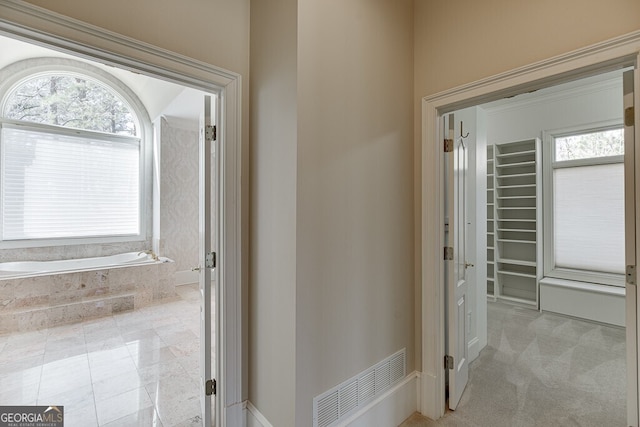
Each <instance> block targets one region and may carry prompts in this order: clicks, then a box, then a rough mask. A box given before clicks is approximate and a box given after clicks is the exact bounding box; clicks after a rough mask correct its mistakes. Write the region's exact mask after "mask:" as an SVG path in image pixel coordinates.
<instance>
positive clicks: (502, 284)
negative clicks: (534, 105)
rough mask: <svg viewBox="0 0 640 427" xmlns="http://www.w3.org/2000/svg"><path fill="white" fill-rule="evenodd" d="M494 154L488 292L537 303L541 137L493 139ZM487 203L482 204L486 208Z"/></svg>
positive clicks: (539, 272)
mask: <svg viewBox="0 0 640 427" xmlns="http://www.w3.org/2000/svg"><path fill="white" fill-rule="evenodd" d="M493 159H494V165H493V171H494V176H493V177H492V178H493V183H494V190H493V193H494V194H493V196H494V198H493V202H494V205H493V206H491V207H492V208H493V210H494V215H493V218H494V222H493V231H494V238H493V244H494V250H493V255H494V258H493V260H494V264H493V268H494V270H493V273H494V275H493V277H494V282H493V293H492V295H493V297H494V298H495V299H500V300H505V301H510V302H516V303H521V304H526V305H532V306H535V307H536V308H537V307H538V304H539V303H538V301H539V292H538V281H539V280H540V278H541V273H542V272H541V270H542V269H541V263H542V230H541V224H542V209H541V208H540V203H541V200H542V197H541V191H542V186H541V182H540V177H541V173H540V167H541V162H540V159H541V154H540V140H538V139H531V140H527V141H518V142H512V143H505V144H495V145H494V146H493ZM488 179H489V178H488ZM487 184H488V182H487ZM487 188H489V187H487ZM488 200H489V198H488V197H487V203H489V202H488ZM489 208H490V206H489V204H487V214H488V213H489V212H488V211H489ZM487 218H489V216H488V215H487ZM487 230H489V224H487ZM487 237H489V235H488V236H487ZM487 241H489V239H487ZM487 250H489V249H488V248H487ZM487 259H488V258H487ZM488 267H489V265H488V266H487V270H488ZM487 277H489V273H487ZM488 284H489V283H488ZM487 293H488V294H489V289H487ZM490 295H491V294H490Z"/></svg>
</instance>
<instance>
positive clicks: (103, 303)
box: [0, 252, 176, 334]
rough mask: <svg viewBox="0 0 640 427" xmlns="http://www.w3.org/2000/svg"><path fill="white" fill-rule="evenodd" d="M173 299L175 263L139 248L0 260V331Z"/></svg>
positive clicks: (76, 319)
mask: <svg viewBox="0 0 640 427" xmlns="http://www.w3.org/2000/svg"><path fill="white" fill-rule="evenodd" d="M175 297H176V292H175V263H174V262H173V261H172V260H170V259H168V258H162V257H161V258H159V259H155V258H154V257H152V256H149V255H147V254H146V253H143V252H142V253H138V252H128V253H123V254H118V255H111V256H106V257H94V258H82V259H72V260H62V261H24V262H3V263H0V334H6V333H11V332H23V331H29V330H36V329H42V328H49V327H54V326H58V325H62V324H68V323H74V322H81V321H85V320H88V319H94V318H98V317H105V316H110V315H113V314H117V313H119V312H124V311H131V310H136V309H139V308H141V307H144V306H146V305H149V304H152V303H154V302H158V301H160V300H164V299H172V298H175Z"/></svg>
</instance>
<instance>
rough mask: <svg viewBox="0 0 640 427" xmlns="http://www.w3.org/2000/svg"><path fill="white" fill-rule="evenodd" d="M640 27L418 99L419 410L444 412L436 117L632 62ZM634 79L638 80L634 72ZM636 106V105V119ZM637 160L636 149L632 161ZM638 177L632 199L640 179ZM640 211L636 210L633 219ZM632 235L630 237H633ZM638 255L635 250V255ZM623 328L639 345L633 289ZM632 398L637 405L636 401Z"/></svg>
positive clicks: (632, 393) (634, 359)
mask: <svg viewBox="0 0 640 427" xmlns="http://www.w3.org/2000/svg"><path fill="white" fill-rule="evenodd" d="M638 52H640V31H636V32H633V33H629V34H626V35H623V36H620V37H617V38H614V39H611V40H606V41H604V42H602V43H599V44H596V45H593V46H588V47H585V48H583V49H579V50H576V51H572V52H568V53H567V54H564V55H560V56H557V57H554V58H551V59H548V60H544V61H540V62H538V63H534V64H531V65H528V66H525V67H521V68H518V69H514V70H511V71H508V72H505V73H502V74H499V75H495V76H491V77H488V78H486V79H483V80H479V81H477V82H473V83H469V84H466V85H464V86H460V87H456V88H452V89H450V90H447V91H444V92H441V93H438V94H435V95H432V96H428V97H424V98H423V99H422V120H423V123H422V130H423V132H422V153H421V160H422V168H421V169H422V194H421V196H422V200H421V208H422V215H421V216H422V247H421V248H422V257H421V258H422V260H423V261H422V263H423V265H422V272H423V276H422V301H421V302H422V375H421V393H420V403H419V410H420V411H421V412H422V413H423V414H425V415H427V416H428V417H430V418H433V419H438V418H440V417H441V416H442V415H443V414H444V412H445V405H446V402H445V377H446V374H445V370H444V369H442V360H443V357H444V355H445V350H446V346H445V336H446V334H447V331H446V329H445V324H446V322H445V307H446V306H445V304H446V302H445V301H446V300H445V292H444V288H443V283H444V276H445V274H444V267H443V263H442V261H441V259H442V254H441V252H442V246H443V245H444V235H443V233H442V223H443V218H444V209H438V210H435V209H434V206H442V204H443V202H444V195H443V194H444V191H445V190H444V186H443V172H442V165H441V162H440V159H441V157H440V153H441V150H442V148H441V145H442V134H441V132H440V127H439V126H438V123H439V117H440V116H442V115H444V114H446V113H448V112H452V111H456V110H460V109H463V108H467V107H471V106H474V105H479V104H483V103H486V102H490V101H494V100H497V99H500V98H503V97H508V96H513V95H516V94H519V93H525V92H528V91H533V90H537V89H542V88H544V87H548V86H551V85H554V84H559V83H562V82H568V81H572V80H576V79H579V78H581V77H587V76H590V75H593V74H596V73H599V72H607V71H611V70H614V69H620V68H621V67H627V66H636V64H637V63H638V61H639V54H638ZM634 81H635V83H636V85H638V84H639V83H638V73H637V71H636V72H635V77H634ZM633 97H634V102H635V104H638V103H639V101H638V93H637V92H636V93H634V95H633ZM638 116H639V114H638V109H637V108H636V109H635V120H636V122H637V121H638ZM633 133H634V136H635V139H636V141H638V140H640V139H639V136H638V133H639V129H638V127H637V126H636V127H635V129H634V132H633ZM639 164H640V158H639V156H638V153H637V150H636V158H635V165H636V167H637V165H639ZM639 179H640V177H638V176H636V177H635V182H636V194H635V197H636V200H638V199H639V198H640V195H638V194H637V189H638V180H639ZM637 215H638V212H636V220H637ZM631 238H633V236H631ZM639 238H640V236H638V230H636V233H635V239H636V243H637V242H638V241H639ZM636 260H637V254H636ZM629 306H633V307H635V310H627V325H626V326H627V331H628V334H631V335H632V336H633V337H634V338H635V340H634V341H633V344H635V345H634V347H636V348H637V345H638V339H637V338H638V330H639V329H640V327H639V325H638V318H637V316H636V313H637V310H638V299H637V296H636V295H632V292H629V293H628V294H627V307H629ZM627 356H628V360H627V366H631V365H633V366H634V367H635V368H636V378H637V372H638V369H637V368H638V351H637V350H636V351H635V352H632V353H628V355H627ZM628 400H629V402H633V403H631V404H630V405H629V404H628V405H627V406H628V407H631V409H630V412H634V416H633V417H629V422H630V424H629V425H635V426H637V422H635V420H637V419H638V417H637V412H638V411H637V407H638V405H637V404H638V390H637V387H635V388H634V387H628ZM634 403H635V405H634Z"/></svg>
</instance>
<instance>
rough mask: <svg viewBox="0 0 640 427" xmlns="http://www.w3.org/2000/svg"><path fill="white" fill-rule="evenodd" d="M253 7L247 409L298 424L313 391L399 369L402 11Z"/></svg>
mask: <svg viewBox="0 0 640 427" xmlns="http://www.w3.org/2000/svg"><path fill="white" fill-rule="evenodd" d="M266 3H267V2H264V1H261V0H257V1H252V3H251V76H252V78H251V101H252V105H251V146H252V148H251V150H252V151H251V168H252V169H251V170H252V180H251V184H252V196H251V201H252V208H251V218H252V220H251V223H252V228H251V244H252V248H251V281H250V283H251V285H250V307H249V312H250V316H251V321H250V341H249V342H250V364H249V365H250V372H249V378H250V380H249V381H250V386H249V399H250V400H251V402H252V403H253V404H254V405H255V406H256V407H257V409H258V410H259V411H261V412H262V413H263V414H264V415H265V416H266V417H267V419H269V421H270V422H271V423H272V424H273V425H278V426H294V425H295V426H300V427H304V426H310V425H311V424H312V403H313V398H314V397H315V396H316V395H318V394H320V393H322V392H324V391H326V390H327V389H329V388H331V387H333V386H335V385H338V384H339V383H341V382H343V381H344V380H346V379H348V378H350V377H352V376H353V375H355V374H357V373H359V372H361V371H363V370H364V369H366V368H368V367H370V366H371V365H373V364H375V363H377V362H378V361H380V360H382V359H384V358H385V357H387V356H389V355H391V354H393V353H395V352H396V351H398V350H400V349H402V348H406V349H407V354H408V359H407V369H408V372H411V371H413V369H414V366H415V363H414V354H415V352H414V341H415V339H414V325H415V322H414V310H413V300H414V274H413V270H414V265H413V263H414V260H413V242H414V235H413V178H412V177H413V170H412V168H413V166H412V161H413V160H412V156H413V145H412V125H413V118H412V114H413V108H412V102H411V99H412V94H413V90H412V88H413V81H412V76H413V59H412V56H413V29H412V25H413V20H412V11H413V4H412V2H411V1H410V0H403V1H394V2H389V1H387V0H375V1H372V0H354V1H349V2H343V1H339V0H330V1H322V2H318V1H297V0H279V1H270V2H268V4H266ZM291 357H293V359H291ZM291 381H293V384H292V383H291ZM274 384H278V387H277V390H278V391H277V393H274V387H273V386H274ZM294 403H295V406H291V405H293V404H294ZM294 417H295V418H294Z"/></svg>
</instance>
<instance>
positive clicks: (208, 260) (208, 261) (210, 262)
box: [204, 252, 216, 268]
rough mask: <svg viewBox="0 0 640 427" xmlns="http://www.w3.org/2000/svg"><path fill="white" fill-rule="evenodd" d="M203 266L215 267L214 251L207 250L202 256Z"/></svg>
mask: <svg viewBox="0 0 640 427" xmlns="http://www.w3.org/2000/svg"><path fill="white" fill-rule="evenodd" d="M204 266H205V267H206V268H216V253H215V252H209V253H208V254H207V255H206V256H205V257H204Z"/></svg>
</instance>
